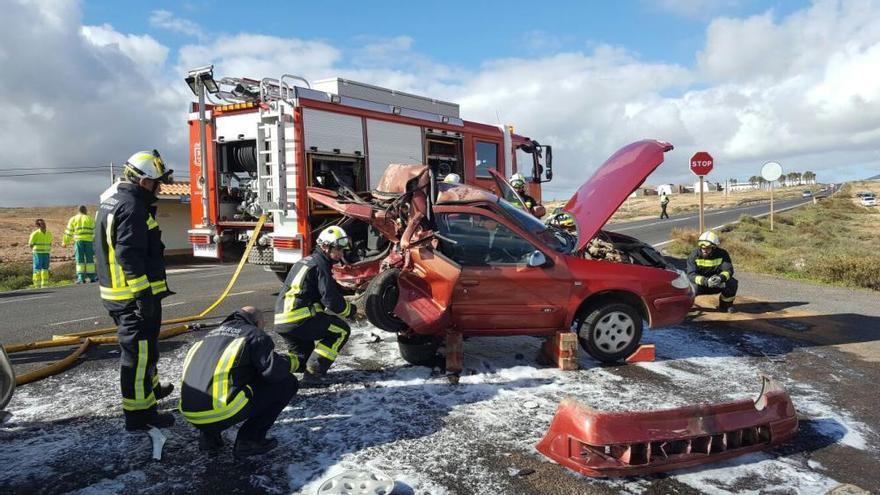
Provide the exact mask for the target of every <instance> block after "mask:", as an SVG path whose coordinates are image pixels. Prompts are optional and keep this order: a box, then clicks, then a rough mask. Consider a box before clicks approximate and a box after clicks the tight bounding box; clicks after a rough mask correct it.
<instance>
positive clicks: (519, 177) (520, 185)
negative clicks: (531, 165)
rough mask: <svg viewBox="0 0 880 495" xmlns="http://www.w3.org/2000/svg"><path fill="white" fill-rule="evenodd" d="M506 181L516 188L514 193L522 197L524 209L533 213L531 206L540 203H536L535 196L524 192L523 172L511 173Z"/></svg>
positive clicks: (524, 179)
mask: <svg viewBox="0 0 880 495" xmlns="http://www.w3.org/2000/svg"><path fill="white" fill-rule="evenodd" d="M508 182H510V185H511V186H513V188H514V189H515V190H516V193H517V194H519V197H520V198H522V200H523V202H524V203H525V208H526V210H527V211H529V212H530V213H532V214H533V215H534V210H533V209H532V208H534V207H536V206H540V203H538V201H536V200H535V198H533V197H531V196H529V195H528V194H526V178H525V177H524V176H523V174H521V173H519V172H517V173H515V174H513V175H511V176H510V179H509V180H508ZM542 215H543V213H542ZM536 216H538V215H536Z"/></svg>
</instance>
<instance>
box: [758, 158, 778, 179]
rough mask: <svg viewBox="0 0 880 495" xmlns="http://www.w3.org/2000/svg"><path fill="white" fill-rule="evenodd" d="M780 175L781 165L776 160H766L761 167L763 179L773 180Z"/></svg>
mask: <svg viewBox="0 0 880 495" xmlns="http://www.w3.org/2000/svg"><path fill="white" fill-rule="evenodd" d="M781 176H782V165H780V164H778V163H776V162H767V163H765V164H764V166H763V167H761V177H763V178H764V180H767V181H770V182H773V181H774V180H776V179H778V178H779V177H781Z"/></svg>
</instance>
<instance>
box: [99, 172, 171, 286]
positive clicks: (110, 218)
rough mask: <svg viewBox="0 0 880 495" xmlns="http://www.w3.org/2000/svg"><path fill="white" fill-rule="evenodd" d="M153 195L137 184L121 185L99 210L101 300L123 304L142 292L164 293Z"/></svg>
mask: <svg viewBox="0 0 880 495" xmlns="http://www.w3.org/2000/svg"><path fill="white" fill-rule="evenodd" d="M153 201H155V196H153V195H152V194H150V193H149V192H148V191H146V190H145V189H143V188H141V187H140V186H138V185H136V184H129V183H122V184H120V185H119V187H118V189H117V191H116V193H115V194H114V195H113V196H111V197H110V198H108V199H107V200H106V201H105V202H103V203H101V206H100V207H99V208H98V214H97V222H96V230H95V239H94V247H95V269H96V271H97V273H98V281H99V282H100V286H101V287H100V290H101V298H102V299H104V300H105V301H109V302H125V301H128V300H131V299H133V298H134V297H136V296H139V295H140V294H141V292H142V291H145V290H150V291H151V292H152V293H153V294H162V293H163V292H167V291H168V289H167V284H166V282H165V260H164V250H165V246H164V245H163V244H162V240H161V235H162V234H161V231H160V230H159V224H158V223H157V222H156V220H155V218H154V213H155V208H152V207H150V203H152V202H153Z"/></svg>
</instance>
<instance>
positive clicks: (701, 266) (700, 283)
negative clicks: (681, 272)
mask: <svg viewBox="0 0 880 495" xmlns="http://www.w3.org/2000/svg"><path fill="white" fill-rule="evenodd" d="M720 244H721V240H720V239H719V238H718V234H716V233H715V232H713V231H711V230H707V231H706V232H703V233H702V234H701V235H700V239H699V240H698V241H697V249H695V250H694V252H692V253H691V255H690V256H688V259H687V275H688V278H689V279H690V280H691V282H693V283H694V284H696V286H697V295H701V294H719V293H720V296H719V299H718V310H719V311H722V312H726V313H733V311H734V310H733V301H734V299H736V290H737V288H738V287H739V283H738V282H737V280H736V279H735V278H733V262H732V261H730V254H728V253H727V251H725V250H723V249H721V248H720V247H719V245H720Z"/></svg>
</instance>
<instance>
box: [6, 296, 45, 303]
mask: <svg viewBox="0 0 880 495" xmlns="http://www.w3.org/2000/svg"><path fill="white" fill-rule="evenodd" d="M50 297H52V296H32V297H20V298H18V297H14V298H12V299H10V300H8V301H0V304H6V303H14V302H21V301H33V300H34V299H47V298H50Z"/></svg>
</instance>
